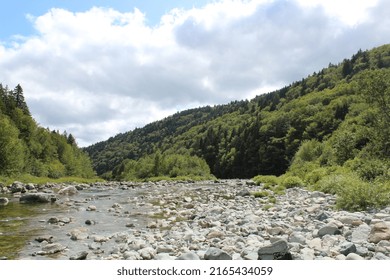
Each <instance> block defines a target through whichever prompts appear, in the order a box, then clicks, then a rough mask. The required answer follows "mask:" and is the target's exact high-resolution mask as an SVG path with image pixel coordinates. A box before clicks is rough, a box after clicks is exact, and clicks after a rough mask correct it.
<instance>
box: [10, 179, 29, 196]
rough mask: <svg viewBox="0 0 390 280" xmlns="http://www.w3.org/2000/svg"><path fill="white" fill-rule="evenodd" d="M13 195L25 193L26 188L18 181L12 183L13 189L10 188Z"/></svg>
mask: <svg viewBox="0 0 390 280" xmlns="http://www.w3.org/2000/svg"><path fill="white" fill-rule="evenodd" d="M9 190H10V191H11V193H25V192H26V188H25V187H24V184H23V183H21V182H18V181H15V182H13V183H12V185H11V187H10V188H9Z"/></svg>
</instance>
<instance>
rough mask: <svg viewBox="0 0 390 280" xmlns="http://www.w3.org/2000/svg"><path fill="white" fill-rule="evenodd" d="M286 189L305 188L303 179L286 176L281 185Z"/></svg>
mask: <svg viewBox="0 0 390 280" xmlns="http://www.w3.org/2000/svg"><path fill="white" fill-rule="evenodd" d="M281 185H282V186H283V187H285V188H286V189H290V188H295V187H303V186H304V183H303V181H302V179H301V178H299V177H297V176H286V177H285V178H284V179H283V181H282V184H281Z"/></svg>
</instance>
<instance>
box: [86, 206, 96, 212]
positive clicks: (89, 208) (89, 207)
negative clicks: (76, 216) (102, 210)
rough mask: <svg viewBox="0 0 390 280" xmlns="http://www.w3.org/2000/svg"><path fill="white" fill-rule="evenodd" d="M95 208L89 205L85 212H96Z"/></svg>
mask: <svg viewBox="0 0 390 280" xmlns="http://www.w3.org/2000/svg"><path fill="white" fill-rule="evenodd" d="M96 209H97V208H96V206H95V205H89V206H88V207H87V211H96Z"/></svg>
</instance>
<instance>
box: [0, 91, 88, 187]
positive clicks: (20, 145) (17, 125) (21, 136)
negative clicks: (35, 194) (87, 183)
mask: <svg viewBox="0 0 390 280" xmlns="http://www.w3.org/2000/svg"><path fill="white" fill-rule="evenodd" d="M94 174H95V173H94V171H93V169H92V165H91V161H90V159H89V157H88V155H87V154H86V153H85V152H83V151H82V150H81V149H79V148H78V147H77V144H76V140H75V138H74V137H73V136H72V134H69V135H68V134H67V133H62V134H60V133H59V132H58V131H50V130H49V129H45V128H42V127H40V126H39V125H38V124H37V123H36V122H35V120H34V119H33V117H32V116H31V114H30V111H29V108H28V106H27V104H26V102H25V99H24V95H23V89H22V87H21V86H20V85H17V86H16V87H15V89H13V90H10V89H8V87H7V86H3V85H2V84H0V177H3V178H7V177H8V178H16V179H19V178H20V177H21V176H22V175H23V176H25V175H31V176H35V177H48V178H53V179H57V178H60V177H64V176H76V177H83V178H90V177H93V176H94ZM0 179H1V178H0Z"/></svg>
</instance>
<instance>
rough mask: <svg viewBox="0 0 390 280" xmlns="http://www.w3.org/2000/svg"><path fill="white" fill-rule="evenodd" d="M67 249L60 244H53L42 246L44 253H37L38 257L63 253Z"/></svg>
mask: <svg viewBox="0 0 390 280" xmlns="http://www.w3.org/2000/svg"><path fill="white" fill-rule="evenodd" d="M65 249H66V247H65V246H63V245H61V244H59V243H52V244H47V245H44V246H42V251H38V252H36V254H37V255H52V254H57V253H59V252H62V251H64V250H65Z"/></svg>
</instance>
